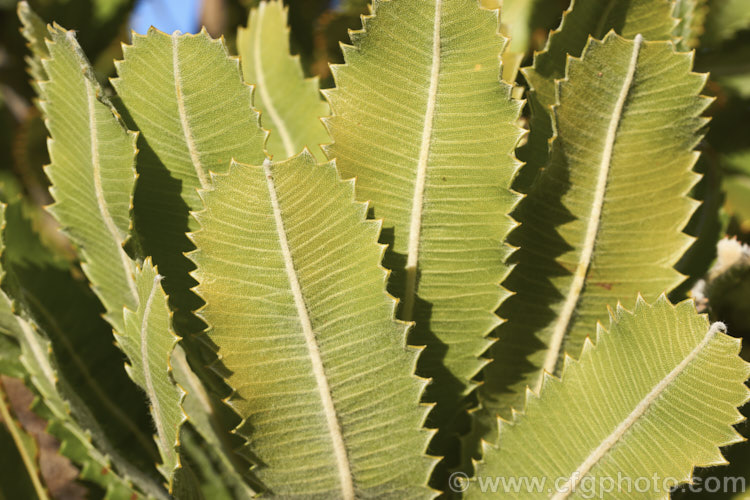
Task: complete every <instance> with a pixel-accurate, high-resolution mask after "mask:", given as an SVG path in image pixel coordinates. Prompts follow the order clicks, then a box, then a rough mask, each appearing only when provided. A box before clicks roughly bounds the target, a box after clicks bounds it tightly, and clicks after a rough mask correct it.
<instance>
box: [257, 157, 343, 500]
mask: <svg viewBox="0 0 750 500" xmlns="http://www.w3.org/2000/svg"><path fill="white" fill-rule="evenodd" d="M263 174H264V176H265V177H266V183H267V185H268V193H269V197H270V200H271V207H272V209H273V216H274V221H275V224H276V231H277V233H278V238H279V246H280V247H281V253H282V257H283V260H284V266H285V269H286V273H287V277H288V279H289V286H290V288H291V292H292V295H293V297H294V305H295V307H296V309H297V316H298V317H299V320H300V326H301V327H302V333H303V335H304V337H305V344H306V346H307V350H308V352H309V354H310V362H311V364H312V369H313V375H314V376H315V382H316V384H317V386H318V392H319V394H320V400H321V403H322V405H323V412H324V414H325V419H326V424H327V426H328V432H329V434H330V435H331V441H332V444H333V452H334V456H335V458H336V465H337V468H338V473H339V481H340V484H341V494H342V497H343V498H344V499H345V500H353V499H354V497H355V493H354V480H353V477H352V471H351V467H350V465H349V457H348V454H347V451H346V446H345V445H344V436H343V434H342V431H341V425H340V423H339V419H338V415H337V413H336V408H335V406H334V404H333V398H332V396H331V388H330V386H329V384H328V377H327V375H326V373H325V368H324V367H323V360H322V357H321V355H320V349H319V348H318V344H317V342H316V339H315V332H314V330H313V326H312V320H311V319H310V315H309V313H308V310H307V305H306V302H305V298H304V296H303V294H302V287H301V286H300V283H299V278H298V276H297V271H296V269H295V267H294V261H293V258H292V252H291V250H290V248H289V241H288V239H287V235H286V229H285V227H284V219H283V217H282V215H281V207H280V205H279V199H278V195H277V193H276V184H275V181H274V178H273V172H272V171H271V161H270V160H268V159H266V160H265V161H264V162H263Z"/></svg>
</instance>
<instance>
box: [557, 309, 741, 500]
mask: <svg viewBox="0 0 750 500" xmlns="http://www.w3.org/2000/svg"><path fill="white" fill-rule="evenodd" d="M726 329H727V328H726V326H725V325H724V323H720V322H716V323H714V324H713V325H711V328H709V329H708V332H706V335H705V336H704V337H703V340H701V341H700V343H699V344H698V345H697V346H695V348H693V350H692V351H690V353H689V354H688V355H687V356H686V357H685V359H683V360H682V361H681V362H680V364H678V365H677V366H675V367H674V368H673V369H672V371H670V372H669V373H668V374H667V375H666V376H665V377H664V378H663V379H661V380H660V381H659V383H658V384H656V385H655V386H654V388H653V389H651V391H650V392H649V393H648V394H646V396H645V397H644V398H643V399H642V400H641V401H640V402H639V403H638V405H636V407H635V408H634V409H633V411H632V412H630V414H629V415H628V416H627V417H626V418H625V420H623V421H622V422H620V425H618V426H617V427H616V428H615V430H614V431H612V433H611V434H610V435H609V436H607V437H606V438H605V439H604V440H603V441H602V442H601V444H599V446H597V448H596V449H595V450H594V451H592V452H591V454H590V455H589V456H588V457H586V459H585V460H584V461H583V462H582V463H581V465H580V466H579V467H578V468H577V469H576V471H575V472H574V473H573V474H571V476H570V478H569V479H568V480H567V481H566V482H565V484H564V485H563V486H562V487H560V488H558V490H557V492H556V493H555V495H554V496H553V497H552V500H563V499H565V498H568V496H570V495H571V494H572V493H574V492H576V488H577V486H578V484H579V483H580V482H581V480H582V479H583V478H584V477H585V476H586V475H587V474H588V473H589V472H591V469H592V468H593V467H594V466H595V465H596V464H597V462H599V460H601V459H602V458H603V457H604V455H605V454H606V453H607V452H608V451H609V450H610V449H611V448H612V447H613V446H614V445H615V444H617V442H618V441H619V440H620V439H621V438H622V437H623V435H625V433H626V432H627V431H628V429H630V428H631V427H633V424H635V423H636V421H638V419H639V418H641V417H642V416H643V415H644V414H645V413H646V410H648V409H649V407H650V406H651V405H652V404H653V403H654V402H655V401H656V400H657V399H658V397H659V396H660V395H661V394H662V393H663V392H664V391H665V390H666V389H667V387H668V386H669V385H670V384H671V383H672V382H674V381H675V379H676V378H677V377H678V376H679V375H680V374H681V373H682V372H684V371H685V368H687V366H688V365H689V364H690V363H691V362H692V361H693V360H694V359H695V358H696V357H697V356H698V354H700V353H701V351H703V349H705V348H706V346H707V345H708V343H709V342H711V340H713V339H714V337H716V333H717V332H726Z"/></svg>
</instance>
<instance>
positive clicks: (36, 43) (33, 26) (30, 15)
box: [17, 1, 50, 94]
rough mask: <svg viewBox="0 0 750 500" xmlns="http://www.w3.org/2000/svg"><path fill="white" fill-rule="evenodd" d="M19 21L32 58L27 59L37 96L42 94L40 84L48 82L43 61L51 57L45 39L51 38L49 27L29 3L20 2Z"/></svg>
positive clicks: (18, 8)
mask: <svg viewBox="0 0 750 500" xmlns="http://www.w3.org/2000/svg"><path fill="white" fill-rule="evenodd" d="M17 10H18V19H20V20H21V24H22V25H23V28H22V29H21V34H22V35H23V37H24V38H25V39H26V40H27V41H28V44H27V46H28V48H29V50H30V51H31V56H27V57H26V64H27V65H28V71H29V75H30V76H31V79H32V82H31V85H32V86H33V87H34V90H35V91H36V93H37V94H40V89H39V84H40V83H41V82H43V81H46V80H47V70H45V69H44V64H42V59H47V58H49V57H50V53H49V50H48V49H47V44H46V43H45V39H46V38H48V37H49V34H48V32H47V25H46V24H45V22H44V21H42V19H41V18H40V17H39V16H37V15H36V13H34V11H33V10H31V7H29V3H28V2H25V1H24V2H18V7H17Z"/></svg>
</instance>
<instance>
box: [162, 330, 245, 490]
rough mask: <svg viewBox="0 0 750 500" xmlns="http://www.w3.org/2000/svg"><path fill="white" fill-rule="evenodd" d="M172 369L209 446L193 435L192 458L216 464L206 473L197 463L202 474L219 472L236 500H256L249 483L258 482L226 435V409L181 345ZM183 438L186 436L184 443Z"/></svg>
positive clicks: (185, 407)
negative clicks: (204, 381)
mask: <svg viewBox="0 0 750 500" xmlns="http://www.w3.org/2000/svg"><path fill="white" fill-rule="evenodd" d="M171 366H172V369H173V372H172V375H173V376H174V379H175V382H177V384H178V385H179V386H180V387H182V388H183V389H184V390H185V392H186V394H185V398H184V399H183V401H182V405H181V406H182V408H183V410H184V411H185V414H186V415H187V416H188V420H189V422H190V424H191V425H192V427H194V428H195V432H197V434H198V435H200V438H202V439H203V441H204V442H205V445H203V444H202V443H201V442H200V439H199V438H198V437H197V436H192V435H191V437H189V438H188V439H190V440H191V443H192V444H191V449H192V450H194V453H192V454H191V450H187V451H186V453H187V454H188V455H189V457H188V458H193V459H194V461H196V460H200V459H201V458H203V457H204V456H206V457H210V459H212V460H213V462H215V464H216V465H213V464H212V469H211V471H204V470H203V469H204V467H203V466H202V465H201V464H199V463H196V465H197V466H199V467H198V468H199V469H200V470H201V473H202V474H206V475H208V476H210V473H211V472H212V471H213V470H214V469H215V472H216V474H218V475H220V477H221V482H222V485H223V487H224V488H226V489H228V490H229V491H231V492H232V495H233V497H232V498H235V499H238V500H249V499H250V498H253V497H254V496H255V494H256V491H255V490H254V489H253V488H252V487H251V486H250V485H249V484H247V481H248V480H251V479H254V478H248V477H246V476H247V469H248V468H249V467H250V464H249V463H248V462H245V461H243V460H242V459H241V458H240V456H239V454H238V453H236V449H235V448H236V446H233V445H234V443H232V442H231V441H230V439H229V436H228V435H227V433H226V430H227V429H229V428H230V426H229V425H227V424H226V423H225V422H224V420H225V419H222V414H221V412H222V410H223V409H225V408H226V406H223V405H222V403H221V401H219V400H217V397H216V396H215V395H214V394H212V393H211V392H210V391H209V390H207V388H206V387H205V386H204V384H203V382H202V381H201V380H200V378H199V377H198V375H196V373H195V372H194V371H193V370H192V368H191V367H190V364H189V363H188V360H187V357H186V356H185V351H184V350H183V349H182V347H181V346H180V345H179V344H178V345H177V346H175V350H174V352H173V353H172V358H171ZM182 432H183V433H184V432H185V431H184V430H183V431H182ZM188 432H191V431H188ZM183 437H184V435H183V436H182V437H181V439H182V438H183ZM199 452H200V453H201V454H200V455H199ZM208 479H211V478H210V477H209V478H208ZM208 479H207V480H208ZM207 496H208V498H216V497H215V496H213V495H207Z"/></svg>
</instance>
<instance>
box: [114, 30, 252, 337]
mask: <svg viewBox="0 0 750 500" xmlns="http://www.w3.org/2000/svg"><path fill="white" fill-rule="evenodd" d="M116 67H117V73H118V77H117V78H116V79H113V80H112V85H113V86H114V88H115V89H116V91H117V94H118V95H119V97H120V98H121V99H122V101H121V102H122V105H123V107H124V112H126V113H127V114H128V115H129V116H128V118H127V119H130V120H132V121H133V122H134V124H135V126H136V127H137V128H138V130H139V131H140V137H139V141H138V145H139V151H140V152H139V155H138V174H139V178H138V185H137V187H136V192H135V212H134V216H135V226H136V229H137V231H138V234H139V236H140V238H141V242H142V246H143V248H144V251H145V253H146V254H147V255H151V256H152V257H153V259H154V264H155V265H156V266H157V267H158V268H159V272H160V273H161V274H163V275H164V276H165V279H164V283H163V286H164V290H165V291H166V292H167V294H168V295H169V298H170V305H172V306H173V308H174V309H175V318H174V321H175V329H176V331H177V333H179V334H180V335H182V336H184V337H187V336H188V335H189V334H193V333H198V332H200V331H201V330H203V328H204V326H205V325H202V324H200V322H196V321H195V318H194V317H193V316H192V315H191V311H193V310H195V309H196V308H197V307H199V306H200V305H201V303H200V300H199V299H198V298H197V297H196V296H195V295H194V294H193V293H191V292H190V291H189V289H190V288H191V287H192V286H194V285H195V281H194V280H193V279H192V278H190V276H189V274H188V272H189V271H190V270H192V264H191V263H190V262H189V261H188V260H187V259H186V258H185V257H184V255H183V253H185V252H187V251H190V250H192V249H193V247H192V245H191V243H190V241H188V239H187V238H186V236H185V233H186V232H187V231H189V230H190V229H191V228H192V229H194V226H192V225H191V224H193V221H192V219H190V217H189V215H188V214H189V211H190V210H199V209H200V208H201V202H200V199H199V198H198V194H197V190H198V189H199V188H203V189H207V188H209V187H210V183H211V181H210V177H209V171H213V172H226V170H227V168H228V166H229V162H230V161H231V160H232V159H235V160H237V161H241V162H247V163H261V162H263V160H264V159H265V153H264V149H263V147H264V142H265V138H266V134H267V132H265V131H264V130H262V129H261V128H260V125H259V115H258V112H257V111H255V110H254V109H253V107H252V88H251V87H250V86H249V85H246V84H245V83H243V81H242V75H241V72H240V67H239V62H238V59H237V58H232V57H229V55H228V54H227V50H226V47H225V46H224V42H223V40H213V39H211V37H209V35H208V34H207V33H206V32H205V31H201V32H200V33H199V34H197V35H181V34H180V33H179V32H175V33H173V34H172V35H167V34H165V33H162V32H160V31H158V30H156V29H154V28H151V29H150V30H149V32H148V34H147V35H145V36H144V35H137V34H134V35H133V41H132V45H125V46H124V48H123V60H122V61H117V62H116ZM186 340H189V338H186Z"/></svg>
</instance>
